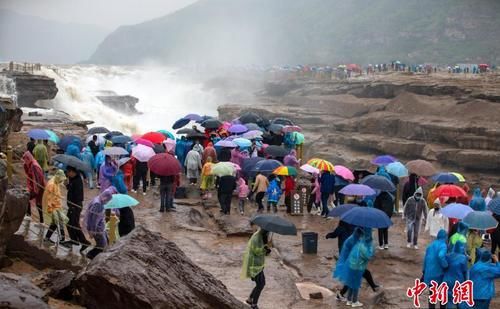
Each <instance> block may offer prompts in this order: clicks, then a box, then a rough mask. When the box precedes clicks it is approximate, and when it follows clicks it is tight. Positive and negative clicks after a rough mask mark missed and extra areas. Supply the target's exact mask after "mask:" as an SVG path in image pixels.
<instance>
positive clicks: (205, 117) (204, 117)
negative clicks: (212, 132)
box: [196, 115, 214, 123]
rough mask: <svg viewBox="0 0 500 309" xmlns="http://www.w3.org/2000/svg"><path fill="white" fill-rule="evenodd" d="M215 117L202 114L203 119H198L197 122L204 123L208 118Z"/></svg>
mask: <svg viewBox="0 0 500 309" xmlns="http://www.w3.org/2000/svg"><path fill="white" fill-rule="evenodd" d="M213 118H214V117H210V116H207V115H205V116H201V119H200V120H197V121H196V123H203V122H204V121H205V120H208V119H213Z"/></svg>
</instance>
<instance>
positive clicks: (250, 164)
mask: <svg viewBox="0 0 500 309" xmlns="http://www.w3.org/2000/svg"><path fill="white" fill-rule="evenodd" d="M262 160H264V158H262V157H253V158H245V159H243V164H242V167H241V169H242V170H243V174H245V175H246V176H250V175H251V172H252V169H253V168H254V167H255V165H256V164H257V163H258V162H260V161H262Z"/></svg>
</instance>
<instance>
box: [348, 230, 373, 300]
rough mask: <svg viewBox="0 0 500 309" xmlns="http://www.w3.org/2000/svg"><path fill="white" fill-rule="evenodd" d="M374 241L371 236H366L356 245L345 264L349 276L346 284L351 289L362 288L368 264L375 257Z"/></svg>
mask: <svg viewBox="0 0 500 309" xmlns="http://www.w3.org/2000/svg"><path fill="white" fill-rule="evenodd" d="M372 242H373V239H372V235H371V234H364V236H363V237H362V238H361V239H360V240H359V241H358V242H357V243H356V245H354V247H353V248H352V250H351V252H350V253H349V257H348V258H347V262H346V264H345V267H346V270H347V276H346V278H345V280H344V284H345V285H347V286H348V287H349V288H350V289H353V290H357V289H359V288H360V287H361V279H362V278H363V273H364V272H365V270H366V267H367V266H368V262H369V261H370V259H371V258H372V257H373V244H372Z"/></svg>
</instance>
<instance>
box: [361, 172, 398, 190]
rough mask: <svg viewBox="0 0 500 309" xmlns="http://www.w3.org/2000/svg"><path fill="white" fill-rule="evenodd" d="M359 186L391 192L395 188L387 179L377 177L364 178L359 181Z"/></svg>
mask: <svg viewBox="0 0 500 309" xmlns="http://www.w3.org/2000/svg"><path fill="white" fill-rule="evenodd" d="M361 184H364V185H367V186H369V187H370V188H372V189H377V190H380V191H388V192H393V191H395V190H396V187H395V186H394V184H393V183H392V182H391V181H390V180H389V179H387V178H385V177H383V176H379V175H370V176H366V177H365V178H363V179H362V180H361Z"/></svg>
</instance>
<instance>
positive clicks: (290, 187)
mask: <svg viewBox="0 0 500 309" xmlns="http://www.w3.org/2000/svg"><path fill="white" fill-rule="evenodd" d="M294 191H295V179H294V178H293V176H285V206H286V213H287V214H291V213H292V192H294Z"/></svg>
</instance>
